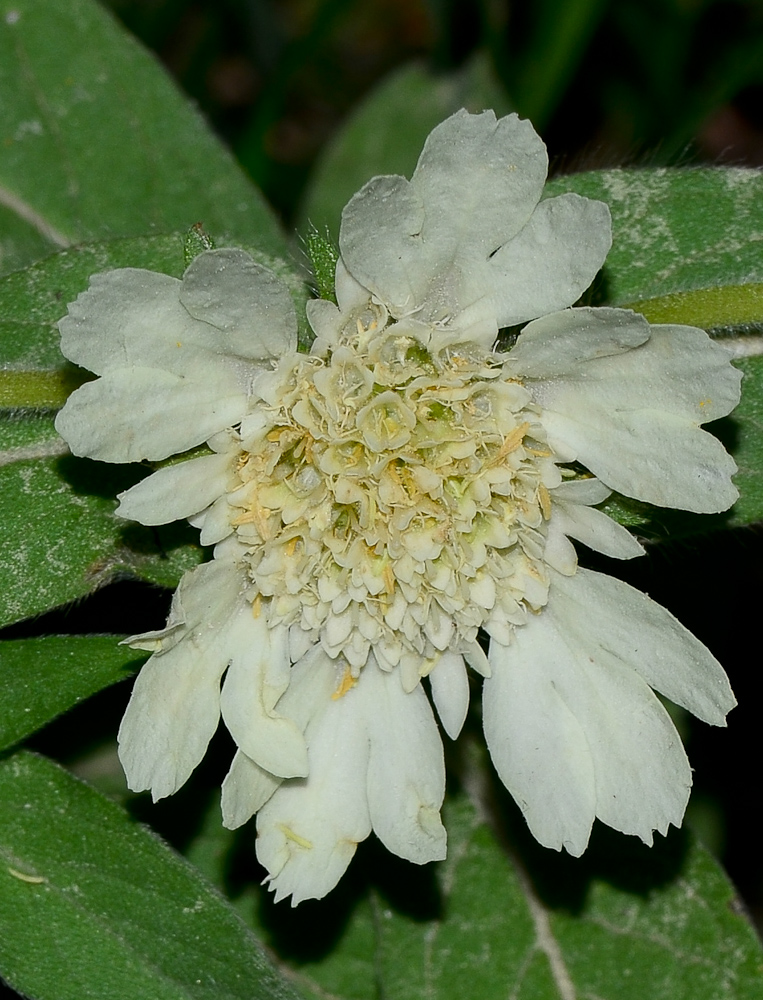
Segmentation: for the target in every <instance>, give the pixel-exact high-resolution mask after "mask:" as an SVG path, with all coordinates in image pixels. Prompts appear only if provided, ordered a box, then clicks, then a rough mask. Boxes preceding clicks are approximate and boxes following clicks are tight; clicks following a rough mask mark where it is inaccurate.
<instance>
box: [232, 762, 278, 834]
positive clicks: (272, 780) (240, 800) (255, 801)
mask: <svg viewBox="0 0 763 1000" xmlns="http://www.w3.org/2000/svg"><path fill="white" fill-rule="evenodd" d="M281 780H282V779H281V778H276V777H275V776H274V775H272V774H271V773H270V772H269V771H266V770H264V768H261V767H260V766H259V764H255V762H254V761H253V760H250V759H249V758H248V757H247V756H246V754H245V753H242V751H241V750H237V751H236V754H235V756H234V758H233V763H232V764H231V767H230V771H228V773H227V775H226V776H225V780H224V781H223V788H222V799H221V808H222V814H223V826H225V827H227V828H228V829H229V830H236V829H238V827H240V826H243V824H244V823H246V821H247V820H248V819H251V817H252V816H254V814H255V813H256V812H257V811H258V810H259V809H261V808H262V807H263V806H264V805H265V803H266V802H267V801H268V799H269V798H270V797H271V795H272V794H273V793H274V792H275V790H276V789H277V788H278V787H279V786H280V785H281Z"/></svg>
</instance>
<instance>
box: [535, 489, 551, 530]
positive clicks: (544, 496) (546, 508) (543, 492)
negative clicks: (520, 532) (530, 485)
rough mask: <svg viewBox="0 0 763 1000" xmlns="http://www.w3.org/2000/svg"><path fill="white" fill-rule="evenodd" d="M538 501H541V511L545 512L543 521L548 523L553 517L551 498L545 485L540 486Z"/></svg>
mask: <svg viewBox="0 0 763 1000" xmlns="http://www.w3.org/2000/svg"><path fill="white" fill-rule="evenodd" d="M538 500H539V501H540V509H541V510H542V511H543V519H544V520H545V521H548V520H549V518H550V517H551V497H550V496H549V492H548V490H547V489H546V487H545V486H544V485H543V483H540V484H539V485H538Z"/></svg>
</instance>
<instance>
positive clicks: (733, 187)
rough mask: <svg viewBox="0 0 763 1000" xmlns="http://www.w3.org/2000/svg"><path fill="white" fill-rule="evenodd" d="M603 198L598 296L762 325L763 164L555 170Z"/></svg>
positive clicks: (665, 314) (676, 317)
mask: <svg viewBox="0 0 763 1000" xmlns="http://www.w3.org/2000/svg"><path fill="white" fill-rule="evenodd" d="M565 191H574V192H576V193H577V194H581V195H584V196H586V197H588V198H598V199H599V200H601V201H605V202H607V204H608V205H609V207H610V210H611V212H612V228H613V237H614V241H613V244H612V249H611V251H610V253H609V256H608V257H607V260H606V263H605V264H604V270H603V279H604V280H603V287H602V288H600V290H599V291H600V296H601V298H603V300H604V301H606V302H607V303H608V304H610V305H615V306H624V307H630V308H633V309H637V310H638V311H639V312H642V313H643V314H644V315H645V316H646V317H647V319H648V320H650V321H651V322H653V323H688V324H691V325H695V326H701V327H702V328H703V329H706V330H707V329H711V328H716V329H725V330H734V329H736V328H739V327H743V328H744V327H749V326H763V254H761V247H760V239H761V232H763V174H761V172H760V171H759V170H746V169H742V168H731V167H723V168H697V169H691V170H689V169H686V170H680V169H659V170H598V171H592V172H590V173H583V174H573V175H571V176H569V177H559V178H557V179H555V180H554V181H552V182H551V183H550V184H548V185H547V187H546V191H545V196H546V197H548V196H551V195H557V194H561V193H563V192H565Z"/></svg>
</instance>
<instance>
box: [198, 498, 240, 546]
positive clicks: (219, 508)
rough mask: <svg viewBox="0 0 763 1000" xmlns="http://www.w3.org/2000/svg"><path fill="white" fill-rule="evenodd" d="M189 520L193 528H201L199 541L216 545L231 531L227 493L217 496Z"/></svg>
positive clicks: (203, 543)
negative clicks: (200, 512) (209, 504)
mask: <svg viewBox="0 0 763 1000" xmlns="http://www.w3.org/2000/svg"><path fill="white" fill-rule="evenodd" d="M190 520H191V524H193V526H194V527H195V528H201V534H200V535H199V542H200V543H201V544H202V545H217V543H218V542H221V541H222V540H223V539H224V538H227V537H228V536H229V535H230V534H231V533H232V532H233V527H232V525H231V510H230V502H229V500H228V495H227V494H226V495H225V496H221V497H218V499H217V500H215V502H214V503H213V504H212V505H211V506H210V507H207V509H206V510H205V511H204V512H203V513H202V514H200V515H198V517H197V518H193V519H190Z"/></svg>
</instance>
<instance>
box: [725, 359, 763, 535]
mask: <svg viewBox="0 0 763 1000" xmlns="http://www.w3.org/2000/svg"><path fill="white" fill-rule="evenodd" d="M736 366H737V367H738V368H741V369H742V371H743V372H744V381H743V382H742V400H741V402H740V404H739V406H738V407H737V408H736V410H734V414H733V418H732V420H727V421H725V422H724V423H725V425H726V427H727V428H728V431H729V440H728V441H726V442H725V443H726V445H727V447H728V448H729V450H730V451H731V453H732V455H733V456H734V459H735V461H736V463H737V465H738V466H739V472H738V473H737V474H736V476H735V477H734V482H735V483H736V485H737V489H738V490H739V499H738V500H737V502H736V503H735V504H734V506H733V507H732V508H731V517H730V522H729V523H730V524H731V525H732V526H734V527H737V526H740V525H745V524H752V523H753V522H754V521H761V520H763V357H755V358H743V359H741V360H739V361H737V362H736Z"/></svg>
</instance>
